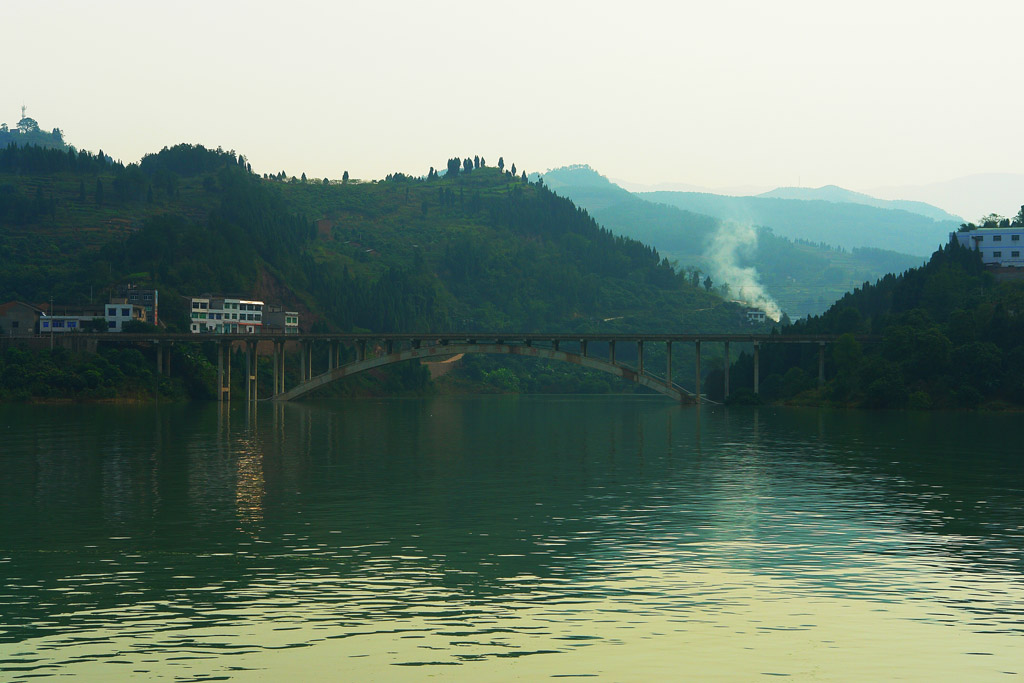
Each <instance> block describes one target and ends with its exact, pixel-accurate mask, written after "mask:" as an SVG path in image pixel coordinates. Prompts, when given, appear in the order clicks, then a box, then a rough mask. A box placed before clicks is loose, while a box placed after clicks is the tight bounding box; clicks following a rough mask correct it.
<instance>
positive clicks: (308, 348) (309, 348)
mask: <svg viewBox="0 0 1024 683" xmlns="http://www.w3.org/2000/svg"><path fill="white" fill-rule="evenodd" d="M311 379H313V342H311V341H305V342H302V381H303V382H308V381H309V380H311Z"/></svg>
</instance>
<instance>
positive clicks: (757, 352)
mask: <svg viewBox="0 0 1024 683" xmlns="http://www.w3.org/2000/svg"><path fill="white" fill-rule="evenodd" d="M760 383H761V344H759V343H758V342H754V396H757V395H758V394H759V393H761V392H760Z"/></svg>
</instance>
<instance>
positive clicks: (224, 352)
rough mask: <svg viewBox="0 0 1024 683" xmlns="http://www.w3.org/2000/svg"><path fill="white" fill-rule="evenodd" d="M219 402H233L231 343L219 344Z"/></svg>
mask: <svg viewBox="0 0 1024 683" xmlns="http://www.w3.org/2000/svg"><path fill="white" fill-rule="evenodd" d="M225 365H226V366H227V368H225ZM225 379H226V380H227V382H225V381H224V380H225ZM225 395H226V396H227V398H225ZM217 400H218V401H230V400H231V342H220V343H218V344H217Z"/></svg>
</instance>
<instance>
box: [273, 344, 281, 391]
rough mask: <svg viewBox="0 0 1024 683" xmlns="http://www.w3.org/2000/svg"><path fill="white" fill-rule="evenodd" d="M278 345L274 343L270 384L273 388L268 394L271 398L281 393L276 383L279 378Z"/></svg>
mask: <svg viewBox="0 0 1024 683" xmlns="http://www.w3.org/2000/svg"><path fill="white" fill-rule="evenodd" d="M278 344H280V342H277V341H275V342H274V350H273V356H274V381H273V382H272V383H271V385H272V387H273V389H272V391H271V394H270V395H271V396H277V395H278V394H279V393H280V392H281V386H280V383H279V381H278V380H279V379H280V377H281V358H280V357H279V356H280V354H279V353H278Z"/></svg>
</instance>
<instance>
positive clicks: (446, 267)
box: [0, 145, 749, 332]
mask: <svg viewBox="0 0 1024 683" xmlns="http://www.w3.org/2000/svg"><path fill="white" fill-rule="evenodd" d="M456 161H458V160H457V159H456ZM466 161H467V162H469V163H467V164H466V165H460V164H456V168H457V169H458V170H457V171H455V172H452V170H451V166H452V165H451V164H449V169H450V170H449V173H448V174H446V175H439V174H437V173H435V172H433V169H431V171H430V172H428V173H427V177H425V178H423V177H420V178H415V177H410V176H408V175H405V174H402V173H396V174H393V175H389V176H388V178H387V179H386V180H384V181H380V182H376V181H375V182H358V181H354V180H352V181H348V180H345V181H342V182H330V181H327V180H326V179H323V180H318V181H309V180H307V179H305V178H304V177H303V178H302V179H301V180H299V179H295V178H288V177H287V176H285V174H283V173H282V174H278V175H276V176H273V177H269V178H268V177H258V176H256V175H254V174H252V172H251V170H250V167H249V164H248V163H247V161H246V160H245V159H244V157H242V156H241V155H237V154H236V153H234V152H225V151H222V150H209V149H205V148H203V147H201V146H190V145H179V146H176V147H174V148H169V149H164V150H162V151H160V152H158V153H155V154H151V155H147V156H146V157H145V158H143V159H142V160H141V161H140V162H139V163H138V164H130V165H127V166H125V165H122V164H119V163H114V162H112V161H111V160H110V159H109V157H107V156H106V155H102V154H97V155H92V154H89V153H86V152H80V153H76V152H73V151H66V152H62V151H57V150H46V149H41V148H37V147H25V148H18V147H15V146H9V147H8V148H6V149H4V150H0V300H2V301H6V300H10V299H21V300H25V301H30V302H43V301H46V300H48V299H49V298H50V297H53V299H54V300H55V301H57V302H62V303H67V304H78V303H84V302H87V301H89V300H90V299H92V300H102V299H103V297H105V296H107V295H108V293H109V291H110V290H111V288H112V287H114V286H115V285H117V284H119V283H122V282H127V281H133V282H136V283H139V284H152V285H153V286H155V287H157V288H158V289H159V290H160V302H161V321H162V322H165V323H166V324H167V325H168V327H169V328H170V329H175V328H176V329H186V327H185V326H186V325H187V312H186V310H185V306H184V301H185V300H184V298H183V297H185V296H188V295H196V294H200V293H203V292H221V293H237V294H249V295H254V296H259V297H261V298H263V299H264V300H267V301H273V302H281V303H285V304H287V305H289V306H293V307H296V308H298V309H300V310H301V311H302V320H303V326H304V327H306V328H307V329H310V327H311V326H313V327H315V328H316V329H322V330H326V329H334V330H357V329H365V330H374V331H381V332H392V331H443V330H452V331H457V330H468V329H474V330H520V331H535V330H550V331H561V332H564V331H598V330H605V331H609V332H620V331H628V330H643V331H646V332H670V331H689V330H707V331H712V330H721V331H726V330H738V329H749V327H747V325H746V322H745V321H744V320H743V314H742V308H741V307H740V306H738V305H735V304H730V303H727V302H725V301H723V300H722V299H721V298H720V297H718V296H717V295H716V294H715V293H713V292H710V291H708V287H705V286H704V285H703V284H702V283H694V282H693V281H692V280H691V279H690V278H688V277H686V275H685V274H681V273H677V272H675V271H674V270H673V268H672V267H671V265H670V264H669V262H668V260H667V259H665V258H664V257H662V256H661V255H660V254H659V253H658V252H657V251H656V250H655V249H653V248H651V247H649V246H646V245H644V244H642V243H640V242H638V241H636V240H633V239H629V238H625V237H622V236H616V235H614V234H613V233H612V232H610V231H609V230H607V229H605V228H602V227H601V226H599V225H598V224H597V223H596V222H595V221H594V220H593V219H592V218H591V217H590V216H589V215H588V214H587V213H586V212H585V211H583V210H582V209H579V208H577V207H576V206H574V205H573V204H572V202H570V201H569V200H568V199H565V198H562V197H559V196H557V195H555V194H554V193H552V192H551V191H549V190H548V189H547V188H546V187H544V186H543V184H540V183H529V182H526V180H525V178H523V177H519V176H515V175H513V174H512V173H510V172H506V171H504V170H503V169H499V168H493V167H487V166H486V165H484V164H483V163H480V162H476V163H473V162H470V160H468V159H467V160H466Z"/></svg>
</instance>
